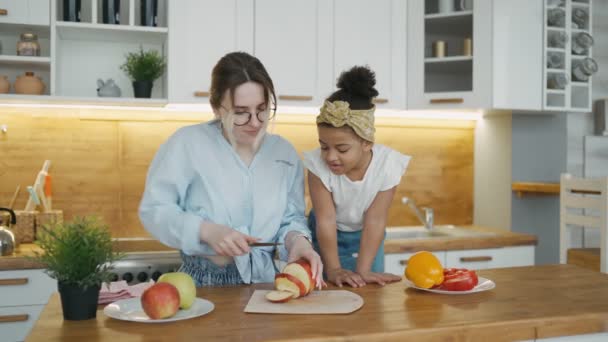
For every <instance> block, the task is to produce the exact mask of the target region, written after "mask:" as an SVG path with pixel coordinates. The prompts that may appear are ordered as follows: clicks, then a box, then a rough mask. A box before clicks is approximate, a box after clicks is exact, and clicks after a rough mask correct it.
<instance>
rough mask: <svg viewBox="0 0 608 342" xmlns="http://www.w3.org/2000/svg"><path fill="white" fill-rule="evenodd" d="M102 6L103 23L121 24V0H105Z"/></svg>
mask: <svg viewBox="0 0 608 342" xmlns="http://www.w3.org/2000/svg"><path fill="white" fill-rule="evenodd" d="M102 6H103V9H102V16H103V23H104V24H115V25H120V0H103V1H102Z"/></svg>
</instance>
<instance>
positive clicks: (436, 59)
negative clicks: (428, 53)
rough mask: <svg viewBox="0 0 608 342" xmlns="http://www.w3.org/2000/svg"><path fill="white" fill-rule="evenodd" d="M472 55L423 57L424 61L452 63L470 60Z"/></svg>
mask: <svg viewBox="0 0 608 342" xmlns="http://www.w3.org/2000/svg"><path fill="white" fill-rule="evenodd" d="M472 60H473V56H450V57H428V58H425V59H424V62H425V63H454V62H467V61H472Z"/></svg>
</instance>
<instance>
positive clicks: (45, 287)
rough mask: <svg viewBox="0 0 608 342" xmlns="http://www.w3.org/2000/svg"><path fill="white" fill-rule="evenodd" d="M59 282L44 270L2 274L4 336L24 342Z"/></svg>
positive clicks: (0, 332)
mask: <svg viewBox="0 0 608 342" xmlns="http://www.w3.org/2000/svg"><path fill="white" fill-rule="evenodd" d="M56 289H57V281H56V280H54V279H51V278H50V277H49V276H48V275H46V274H45V273H44V271H43V270H19V271H0V336H2V341H3V342H4V341H5V342H13V341H23V340H25V337H26V336H27V334H28V333H29V331H30V330H31V329H32V327H33V325H34V323H35V322H36V320H37V319H38V316H39V315H40V313H41V312H42V309H43V308H44V305H46V303H47V302H48V300H49V297H50V295H51V294H52V293H53V292H55V291H56Z"/></svg>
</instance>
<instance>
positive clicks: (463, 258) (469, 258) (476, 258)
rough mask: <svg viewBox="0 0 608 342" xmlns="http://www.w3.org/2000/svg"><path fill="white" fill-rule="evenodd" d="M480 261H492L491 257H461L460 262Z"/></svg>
mask: <svg viewBox="0 0 608 342" xmlns="http://www.w3.org/2000/svg"><path fill="white" fill-rule="evenodd" d="M481 261H492V257H491V256H489V255H486V256H474V257H461V258H460V262H481Z"/></svg>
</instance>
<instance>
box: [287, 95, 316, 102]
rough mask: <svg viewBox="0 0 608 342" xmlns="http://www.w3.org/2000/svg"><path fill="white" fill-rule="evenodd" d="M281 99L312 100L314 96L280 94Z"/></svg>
mask: <svg viewBox="0 0 608 342" xmlns="http://www.w3.org/2000/svg"><path fill="white" fill-rule="evenodd" d="M279 100H288V101H312V96H304V95H279Z"/></svg>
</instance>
